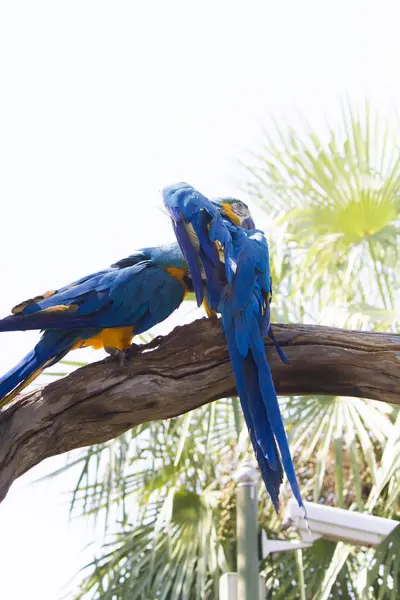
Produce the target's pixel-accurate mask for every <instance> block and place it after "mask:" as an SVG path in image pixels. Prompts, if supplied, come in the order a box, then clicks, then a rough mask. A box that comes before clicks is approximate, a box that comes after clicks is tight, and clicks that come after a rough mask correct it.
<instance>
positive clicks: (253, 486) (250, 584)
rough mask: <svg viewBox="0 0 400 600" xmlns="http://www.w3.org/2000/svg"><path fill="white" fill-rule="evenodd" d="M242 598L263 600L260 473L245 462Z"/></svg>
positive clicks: (240, 509) (240, 475) (239, 498)
mask: <svg viewBox="0 0 400 600" xmlns="http://www.w3.org/2000/svg"><path fill="white" fill-rule="evenodd" d="M235 479H236V512H237V515H236V533H237V570H238V598H240V600H259V598H260V596H259V556H258V518H257V481H258V471H257V469H255V468H254V467H253V465H252V464H251V463H244V464H243V465H242V466H241V467H239V469H238V470H237V472H236V476H235Z"/></svg>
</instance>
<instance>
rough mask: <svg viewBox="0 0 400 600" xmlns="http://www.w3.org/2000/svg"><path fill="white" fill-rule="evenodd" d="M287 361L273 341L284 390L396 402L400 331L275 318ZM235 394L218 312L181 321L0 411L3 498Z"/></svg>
mask: <svg viewBox="0 0 400 600" xmlns="http://www.w3.org/2000/svg"><path fill="white" fill-rule="evenodd" d="M274 331H275V334H276V337H277V338H278V341H279V343H280V345H281V346H282V347H283V348H284V350H285V353H286V355H287V357H288V358H289V360H290V365H289V366H286V365H284V364H283V363H281V362H280V360H279V358H278V356H277V354H276V352H275V350H274V349H273V348H271V347H270V346H271V344H270V341H269V340H266V344H267V345H268V346H269V350H268V357H269V359H270V363H271V368H272V372H273V377H274V381H275V385H276V388H277V391H278V394H281V395H288V394H291V395H293V394H296V395H307V394H325V395H341V396H359V397H365V398H374V399H376V400H383V401H385V402H394V403H397V404H400V335H394V334H380V333H364V332H357V331H345V330H341V329H333V328H328V327H319V326H311V325H275V326H274ZM234 393H235V383H234V378H233V375H232V371H231V367H230V362H229V357H228V351H227V348H226V345H225V341H224V336H223V334H222V331H221V328H220V324H219V322H218V320H217V319H209V320H206V319H201V320H198V321H195V322H194V323H191V324H190V325H186V326H184V327H177V328H176V329H174V331H173V332H172V333H170V334H169V335H168V336H166V337H165V338H162V340H161V341H160V343H159V346H158V347H157V348H156V349H153V350H151V351H150V350H149V349H145V350H143V349H142V350H140V349H139V350H138V352H137V353H136V354H134V355H133V356H132V357H131V358H129V359H128V360H127V363H126V365H125V367H124V368H123V369H122V368H121V367H120V366H119V364H118V362H117V361H115V360H114V359H105V360H103V361H101V362H97V363H93V364H91V365H89V366H87V367H82V368H81V369H78V370H77V371H75V372H74V373H72V374H71V375H69V376H68V377H65V378H64V379H61V380H59V381H56V382H54V383H51V384H49V385H47V386H46V387H44V388H41V389H36V390H34V391H32V392H28V393H25V394H21V395H19V396H18V397H17V398H16V399H15V401H14V402H13V403H12V404H10V405H8V406H6V407H4V408H3V409H2V410H0V500H2V499H3V498H4V497H5V495H6V494H7V491H8V489H9V487H10V485H11V484H12V482H13V481H14V480H15V479H16V478H17V477H18V476H20V475H22V473H25V472H26V471H27V470H28V469H30V468H31V467H33V466H34V465H36V464H37V463H39V462H40V461H42V460H43V459H44V458H47V457H49V456H54V455H56V454H60V453H62V452H66V451H68V450H72V449H74V448H80V447H82V446H88V445H90V444H96V443H99V442H104V441H106V440H109V439H111V438H113V437H116V436H117V435H119V434H121V433H122V432H124V431H126V430H127V429H130V428H131V427H133V426H135V425H138V424H139V423H143V422H145V421H150V420H157V419H168V418H169V417H173V416H176V415H179V414H182V413H185V412H187V411H189V410H192V409H193V408H197V407H198V406H201V405H203V404H206V403H207V402H211V401H213V400H216V399H217V398H222V397H224V396H229V395H232V394H234Z"/></svg>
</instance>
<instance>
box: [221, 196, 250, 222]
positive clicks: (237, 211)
mask: <svg viewBox="0 0 400 600" xmlns="http://www.w3.org/2000/svg"><path fill="white" fill-rule="evenodd" d="M215 204H216V205H217V206H218V209H219V211H220V212H221V213H222V215H223V216H224V217H226V218H227V219H229V220H230V221H232V223H234V224H235V225H239V226H240V227H243V229H255V228H256V226H255V224H254V221H253V219H252V218H251V214H250V210H249V207H248V206H247V204H245V203H244V202H242V201H241V200H237V198H218V199H217V200H215Z"/></svg>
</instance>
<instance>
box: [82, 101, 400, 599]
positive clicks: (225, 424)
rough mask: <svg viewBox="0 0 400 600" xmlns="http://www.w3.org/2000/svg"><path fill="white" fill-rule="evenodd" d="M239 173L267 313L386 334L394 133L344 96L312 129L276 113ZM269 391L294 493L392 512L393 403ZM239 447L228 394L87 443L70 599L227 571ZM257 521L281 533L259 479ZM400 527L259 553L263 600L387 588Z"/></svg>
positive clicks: (199, 589) (392, 301)
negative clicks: (79, 548)
mask: <svg viewBox="0 0 400 600" xmlns="http://www.w3.org/2000/svg"><path fill="white" fill-rule="evenodd" d="M246 169H247V171H246V173H247V178H246V181H247V183H246V184H245V189H246V192H247V193H249V194H250V195H251V196H252V197H253V199H255V200H256V202H257V203H258V204H259V206H260V207H261V208H262V209H263V210H265V213H266V215H268V218H269V219H270V224H269V227H268V229H267V234H268V238H269V242H270V247H271V256H272V272H273V276H274V281H275V290H274V310H275V315H274V317H275V320H281V321H297V322H301V321H304V322H310V320H312V321H314V322H320V323H324V324H331V325H343V326H351V327H359V328H369V329H372V330H392V331H394V330H395V328H396V327H397V325H398V324H399V320H400V317H399V312H400V311H399V306H398V304H396V292H397V290H398V287H399V283H398V282H399V281H400V278H399V266H398V265H399V264H400V263H399V261H398V247H399V241H400V240H399V237H400V219H399V214H400V193H399V192H400V153H399V151H398V137H396V132H395V131H394V130H393V129H392V128H389V126H388V124H387V123H383V124H382V121H381V120H380V119H379V118H378V116H377V115H375V114H372V112H371V110H370V108H369V107H368V105H366V106H365V108H364V110H363V111H361V112H359V113H356V112H355V111H353V110H352V109H351V108H350V107H346V108H344V109H343V118H342V122H341V123H339V124H338V126H335V127H333V128H332V129H329V130H327V131H326V132H323V133H322V134H321V135H317V134H316V132H314V131H313V130H312V129H311V127H310V126H309V125H301V126H300V127H297V128H294V127H287V126H286V125H283V126H280V125H275V126H274V128H273V129H272V130H270V131H269V132H268V134H265V143H264V145H263V146H262V147H261V148H260V150H259V151H258V152H256V153H254V154H252V155H251V158H249V162H248V164H247V165H246ZM281 402H282V410H283V413H284V416H285V421H286V429H287V431H288V434H289V438H290V444H291V448H292V452H293V454H294V457H295V464H296V467H297V472H298V475H299V479H300V482H301V486H302V491H303V494H304V496H305V497H306V498H307V499H309V500H314V501H319V502H324V503H326V504H332V505H336V506H341V507H344V508H349V509H353V510H354V509H358V510H369V511H373V512H374V514H377V515H382V516H391V517H394V518H398V517H399V512H398V497H399V493H400V469H399V467H400V451H399V450H400V417H399V413H398V410H397V409H396V408H395V407H393V406H391V405H388V404H384V403H378V402H374V401H370V400H363V399H354V398H339V397H310V398H300V397H291V398H283V399H282V400H281ZM247 450H248V440H247V436H246V431H245V429H244V427H243V420H242V416H241V412H240V407H239V405H238V401H237V399H236V398H228V399H224V400H219V401H217V402H214V403H213V404H211V405H208V406H205V407H202V408H200V409H198V410H196V411H193V412H191V413H188V414H186V415H184V416H182V417H177V418H174V419H171V420H170V421H168V422H157V423H148V424H145V425H141V426H139V427H136V428H135V429H133V430H132V431H130V432H128V433H126V434H124V435H123V436H121V437H119V438H118V439H116V440H113V441H112V442H109V443H107V444H101V445H99V446H96V447H91V448H89V449H88V450H86V451H84V452H83V453H82V454H81V456H80V457H79V458H78V459H77V460H78V462H80V464H81V476H80V478H79V481H78V483H77V486H76V489H75V491H74V494H73V500H72V508H73V510H74V511H79V512H81V513H83V514H86V515H92V516H96V515H98V514H103V515H105V522H106V531H107V536H108V542H107V544H106V545H105V546H104V552H103V554H102V556H100V557H99V558H97V559H96V560H95V561H93V563H92V564H90V565H88V566H87V567H86V568H85V569H84V571H83V573H82V584H81V588H80V591H79V592H78V593H77V595H76V597H77V598H85V599H86V598H104V599H121V600H125V599H128V598H129V599H130V600H131V599H132V600H135V599H137V600H139V599H140V600H145V599H151V600H153V599H163V600H172V599H174V600H181V599H182V600H203V599H204V600H218V585H217V584H218V578H219V576H220V574H221V573H222V572H224V571H227V570H235V568H236V565H235V550H236V548H235V494H234V483H233V480H232V473H233V472H234V470H235V467H236V465H237V463H238V461H240V459H241V457H242V455H243V454H244V453H246V452H247ZM76 462H77V461H75V462H74V464H76ZM283 496H284V500H285V498H288V497H290V494H289V491H288V490H287V489H285V490H284V494H283ZM259 519H260V525H261V526H262V527H263V528H264V529H266V530H267V533H268V536H269V537H278V536H279V535H281V532H280V526H281V519H280V518H278V517H277V516H276V515H274V513H273V510H272V506H271V503H270V501H269V499H268V497H267V495H266V493H265V491H264V489H263V488H261V489H260V512H259ZM111 522H112V523H113V526H112V528H111V526H110V523H111ZM287 535H289V536H290V535H294V533H290V532H288V533H287ZM399 537H400V534H398V533H395V534H393V535H392V536H391V538H390V540H387V541H386V545H385V544H384V545H383V546H382V548H380V549H379V550H378V551H377V552H376V553H375V552H374V551H371V550H367V549H360V548H353V547H350V546H344V545H343V544H341V543H339V544H334V543H332V542H327V541H323V540H321V541H318V542H317V543H316V544H314V546H313V547H312V548H310V549H307V550H303V551H297V552H296V553H285V554H281V555H278V558H276V557H274V556H272V557H269V558H268V559H267V560H266V561H265V562H264V563H262V564H261V565H260V568H262V569H263V570H264V573H265V576H266V587H267V589H268V591H269V597H271V598H277V599H278V598H283V597H285V598H286V599H287V600H290V599H296V598H301V599H309V598H310V599H311V598H314V599H315V600H323V599H325V598H339V597H340V598H359V599H361V598H375V597H381V598H395V597H397V592H398V590H399V589H400V587H399V586H400V582H399V570H398V567H397V566H396V564H397V563H393V561H392V555H393V551H394V550H393V549H394V548H395V547H396V548H397V552H399V551H400V540H399ZM396 569H397V570H396ZM378 588H379V590H380V591H379V592H377V590H378ZM377 594H381V595H380V596H377ZM382 594H383V595H382ZM385 594H386V595H385Z"/></svg>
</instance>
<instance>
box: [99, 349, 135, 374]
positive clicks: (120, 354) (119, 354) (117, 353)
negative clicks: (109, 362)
mask: <svg viewBox="0 0 400 600" xmlns="http://www.w3.org/2000/svg"><path fill="white" fill-rule="evenodd" d="M135 345H136V344H135ZM104 350H105V351H106V352H107V354H109V355H110V356H111V357H112V358H115V359H117V360H118V362H119V368H120V369H121V370H122V369H124V368H125V363H126V359H127V354H126V353H127V350H118V348H104Z"/></svg>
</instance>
